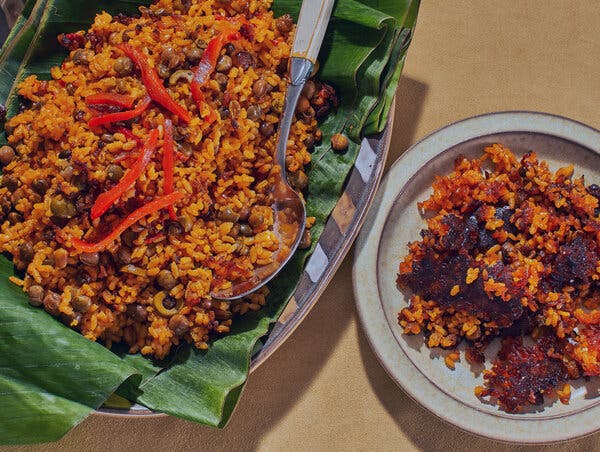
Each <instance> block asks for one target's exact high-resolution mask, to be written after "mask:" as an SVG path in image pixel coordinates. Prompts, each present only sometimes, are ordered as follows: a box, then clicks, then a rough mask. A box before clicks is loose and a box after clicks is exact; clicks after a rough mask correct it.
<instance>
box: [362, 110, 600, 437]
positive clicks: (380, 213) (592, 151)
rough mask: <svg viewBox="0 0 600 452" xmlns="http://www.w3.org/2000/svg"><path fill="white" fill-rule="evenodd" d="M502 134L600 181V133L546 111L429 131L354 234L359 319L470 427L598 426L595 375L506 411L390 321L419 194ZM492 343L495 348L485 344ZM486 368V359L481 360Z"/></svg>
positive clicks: (445, 414)
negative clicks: (536, 404)
mask: <svg viewBox="0 0 600 452" xmlns="http://www.w3.org/2000/svg"><path fill="white" fill-rule="evenodd" d="M492 143H502V144H504V145H506V146H508V147H509V148H510V149H511V150H512V151H513V152H515V153H516V154H518V155H522V154H523V153H525V152H526V151H528V150H535V151H536V152H537V153H538V156H539V158H540V159H543V160H546V161H547V162H548V163H549V164H550V167H551V168H552V169H554V170H556V169H557V168H559V167H561V166H565V165H567V164H569V163H573V164H574V165H575V174H576V175H580V174H585V180H586V183H587V184H591V183H600V132H599V131H598V130H594V129H593V128H591V127H588V126H586V125H584V124H581V123H578V122H575V121H572V120H569V119H566V118H562V117H558V116H553V115H549V114H543V113H532V112H502V113H492V114H486V115H483V116H477V117H474V118H470V119H466V120H464V121H460V122H457V123H454V124H452V125H449V126H447V127H445V128H443V129H441V130H438V131H437V132H434V133H433V134H431V135H429V136H428V137H426V138H425V139H423V140H422V141H420V142H419V143H417V144H416V145H414V146H413V147H412V148H410V149H409V150H408V151H406V152H405V153H404V154H403V155H402V156H401V157H400V158H399V159H398V160H397V161H396V162H395V163H394V165H393V166H392V167H391V169H390V171H389V172H388V174H387V175H386V177H385V178H384V180H383V182H382V184H381V188H380V190H379V193H378V194H377V197H376V199H375V202H374V203H373V208H372V209H371V211H370V212H369V214H368V217H367V220H366V223H365V225H364V227H363V230H362V232H361V234H360V236H359V239H358V242H357V247H356V253H355V261H354V275H353V277H354V293H355V298H356V303H357V308H358V313H359V316H360V319H361V321H362V325H363V327H364V330H365V332H366V334H367V337H368V339H369V341H370V343H371V346H372V348H373V350H374V351H375V353H376V355H377V357H378V358H379V360H380V361H381V363H382V364H383V366H384V367H385V368H386V370H387V372H388V373H389V375H390V376H391V377H392V378H393V379H394V380H395V381H396V382H397V383H398V384H399V385H400V386H401V387H402V388H403V389H404V390H405V391H406V392H407V393H408V394H409V395H410V396H412V397H413V398H414V399H415V400H416V401H417V402H419V403H420V404H421V405H423V406H424V407H426V408H428V409H429V410H431V411H432V412H433V413H434V414H436V415H437V416H439V417H440V418H442V419H444V420H446V421H448V422H450V423H452V424H454V425H456V426H458V427H460V428H462V429H464V430H467V431H469V432H472V433H475V434H478V435H482V436H485V437H488V438H492V439H496V440H501V441H509V442H516V443H550V442H555V441H563V440H568V439H573V438H576V437H579V436H583V435H587V434H590V433H592V432H595V431H597V430H599V429H600V392H599V390H600V379H597V378H596V379H592V380H590V381H588V382H585V381H583V380H582V381H577V382H575V383H574V385H573V388H572V395H571V401H570V403H569V404H568V405H563V404H561V403H560V402H557V403H554V404H547V405H546V406H544V407H543V409H540V410H537V411H534V410H532V411H530V412H527V413H522V414H507V413H505V412H503V411H500V410H499V409H498V408H497V407H496V406H495V405H488V404H485V403H483V402H482V401H480V400H479V399H478V398H477V397H475V395H474V393H473V389H474V387H475V386H477V385H480V384H482V376H481V373H480V374H479V375H476V374H474V373H473V372H472V371H471V369H470V366H469V365H468V364H467V363H466V362H465V359H464V350H463V352H461V362H460V363H457V365H456V369H455V370H450V369H448V368H447V367H446V366H445V365H444V359H443V358H444V356H445V355H444V352H438V351H435V350H431V349H428V348H427V347H426V346H425V345H424V344H423V338H422V336H405V335H403V334H402V330H401V328H400V326H399V325H398V322H397V315H398V312H399V311H400V310H401V309H402V308H403V307H405V306H407V301H408V300H407V299H406V298H404V296H403V295H402V294H401V293H400V292H399V291H398V289H397V288H396V275H397V271H398V265H399V263H400V261H401V259H402V258H403V257H404V256H405V255H406V253H407V248H406V244H407V243H408V242H410V241H415V240H418V239H419V238H420V237H419V232H420V230H421V229H422V228H425V227H426V223H425V221H424V219H423V218H422V217H421V215H420V214H419V211H418V209H417V202H419V201H422V200H424V199H426V198H427V197H428V196H429V195H430V193H431V183H432V181H433V179H434V177H435V176H436V175H443V174H448V173H449V172H451V171H452V167H453V162H454V160H455V158H456V157H458V156H459V155H460V154H463V155H466V156H467V157H469V158H475V157H479V156H480V155H481V151H482V150H483V148H484V147H485V146H486V145H489V144H492ZM490 351H493V350H490ZM486 367H489V362H488V363H487V366H486Z"/></svg>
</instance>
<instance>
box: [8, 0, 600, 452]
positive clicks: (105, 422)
mask: <svg viewBox="0 0 600 452" xmlns="http://www.w3.org/2000/svg"><path fill="white" fill-rule="evenodd" d="M599 29H600V3H598V1H597V0H579V1H576V0H572V1H545V0H537V1H536V0H529V1H523V0H512V1H489V0H479V1H446V0H437V1H436V0H429V1H427V0H425V1H424V4H423V5H422V7H421V12H420V16H419V22H418V26H417V32H416V34H415V37H414V41H413V44H412V47H411V49H410V51H409V58H408V63H407V65H406V68H405V71H404V75H403V78H402V80H401V82H400V91H399V96H398V104H397V108H396V124H395V127H394V138H393V143H392V149H391V153H390V154H391V155H390V158H389V163H391V162H393V161H394V160H395V159H396V158H397V157H398V156H399V155H400V154H401V153H402V152H403V151H404V150H405V149H406V148H407V147H408V146H410V145H411V144H412V143H414V142H415V141H417V140H418V139H420V138H422V137H423V136H424V135H426V134H427V133H429V132H431V131H433V130H435V129H436V128H439V127H441V126H443V125H445V124H447V123H449V122H452V121H455V120H457V119H461V118H464V117H467V116H472V115H475V114H479V113H484V112H489V111H495V110H509V109H510V110H511V109H527V110H540V111H547V112H552V113H556V114H560V115H564V116H568V117H571V118H574V119H577V120H580V121H583V122H585V123H587V124H590V125H591V126H594V127H596V128H600V77H599V75H600V34H599V33H598V30H599ZM351 271H352V256H349V257H348V258H347V259H346V261H345V262H344V264H343V265H342V267H341V268H340V270H339V271H338V273H337V275H336V277H335V279H334V280H333V282H332V283H331V285H330V287H329V288H328V290H327V291H326V292H325V294H324V295H323V296H322V298H321V300H320V301H319V303H318V304H317V306H316V307H315V309H314V310H313V311H312V312H311V313H310V315H309V316H308V318H307V319H306V320H305V321H304V323H303V324H302V325H301V327H300V328H299V329H298V331H296V332H295V333H294V334H293V335H292V337H291V338H290V339H289V341H288V342H287V343H285V344H284V345H283V346H282V347H281V348H280V349H279V350H278V351H277V352H276V353H275V355H274V356H273V357H272V358H270V359H269V360H268V361H267V363H266V364H264V365H263V366H262V367H261V368H260V369H258V371H257V372H256V373H255V374H253V375H252V377H251V378H250V381H249V383H248V385H247V387H246V390H245V393H244V394H243V396H242V400H241V402H240V405H239V407H238V409H237V411H236V412H235V413H234V416H233V420H232V421H231V423H230V425H229V426H228V427H227V428H226V429H225V430H223V431H216V430H211V429H208V428H205V427H202V426H200V425H194V424H191V423H189V422H185V421H181V420H178V419H174V418H159V419H133V420H131V419H118V418H110V417H102V416H97V415H95V416H92V417H90V418H89V419H87V420H86V421H84V422H83V423H82V424H81V425H80V426H78V427H77V428H75V429H74V430H72V431H71V432H70V433H69V434H68V435H67V436H66V437H65V438H63V439H62V440H61V441H60V442H58V443H56V444H52V445H45V446H40V447H39V448H36V450H86V451H88V450H89V451H92V450H94V451H95V450H127V449H129V450H148V451H150V450H200V449H213V450H214V449H226V450H254V449H261V450H296V449H303V450H307V449H310V450H331V449H336V450H339V449H342V450H498V449H507V450H508V449H511V450H512V449H513V448H511V447H510V446H505V445H502V444H500V443H495V442H491V441H487V440H484V439H480V438H477V437H474V436H471V435H469V434H466V433H463V432H461V431H459V430H458V429H456V428H454V427H451V426H449V425H447V424H445V423H444V422H442V421H439V420H438V419H436V418H435V417H433V416H432V415H431V414H429V413H428V412H426V411H425V410H423V409H422V408H420V407H419V406H417V405H416V404H415V403H414V402H413V401H411V400H409V399H408V397H407V396H406V395H405V394H404V392H403V391H402V390H400V389H399V388H397V387H396V385H395V384H394V383H393V382H392V381H391V380H390V379H389V378H388V377H387V375H386V374H385V372H384V370H383V369H382V367H381V366H380V365H379V363H378V362H377V360H376V359H375V357H374V355H373V353H372V352H371V350H370V349H369V346H368V344H367V342H366V339H365V337H364V335H363V333H362V330H361V328H360V325H358V323H357V318H356V312H355V309H354V300H353V295H352V289H351V287H352V282H351ZM0 409H1V407H0ZM598 426H599V427H600V420H599V422H598ZM28 449H29V448H6V449H4V448H3V449H2V450H7V451H17V450H28ZM514 449H515V450H517V449H518V450H521V449H525V448H524V447H519V446H515V447H514ZM527 449H528V450H534V449H537V448H527ZM538 450H541V449H538ZM555 450H561V451H562V450H565V451H566V450H581V451H591V450H600V434H597V435H594V436H591V437H588V438H585V439H582V440H579V441H576V442H571V443H566V444H562V445H558V446H555Z"/></svg>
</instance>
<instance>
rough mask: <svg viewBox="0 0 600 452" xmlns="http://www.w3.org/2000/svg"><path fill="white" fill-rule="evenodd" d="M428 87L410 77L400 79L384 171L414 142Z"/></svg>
mask: <svg viewBox="0 0 600 452" xmlns="http://www.w3.org/2000/svg"><path fill="white" fill-rule="evenodd" d="M428 90H429V87H428V86H427V85H426V84H425V83H423V82H421V81H419V80H415V79H413V78H410V77H405V76H402V77H400V83H399V84H398V92H397V93H396V116H395V118H394V127H393V134H392V144H391V146H390V154H389V156H388V159H387V162H386V167H385V169H386V171H387V169H388V168H389V167H390V165H391V164H392V163H394V162H395V161H396V159H397V158H398V157H400V155H401V154H402V153H403V152H404V151H406V150H407V149H408V148H409V147H410V146H411V145H413V144H414V142H415V140H416V136H415V135H416V132H417V124H418V123H419V119H420V117H421V113H422V109H423V105H424V102H425V98H426V97H427V91H428Z"/></svg>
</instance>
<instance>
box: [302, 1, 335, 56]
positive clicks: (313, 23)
mask: <svg viewBox="0 0 600 452" xmlns="http://www.w3.org/2000/svg"><path fill="white" fill-rule="evenodd" d="M334 2H335V0H304V1H303V2H302V7H301V8H300V17H299V18H298V25H297V27H296V36H295V38H294V45H293V46H292V57H298V58H305V59H307V60H310V62H311V63H313V64H315V62H316V61H317V57H318V56H319V49H320V48H321V43H322V42H323V37H324V36H325V31H326V30H327V24H329V18H330V17H331V11H332V10H333V4H334Z"/></svg>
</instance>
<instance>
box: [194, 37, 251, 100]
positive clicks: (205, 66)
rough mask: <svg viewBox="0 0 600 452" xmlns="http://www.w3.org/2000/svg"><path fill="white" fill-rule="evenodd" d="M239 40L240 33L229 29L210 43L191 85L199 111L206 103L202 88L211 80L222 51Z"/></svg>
mask: <svg viewBox="0 0 600 452" xmlns="http://www.w3.org/2000/svg"><path fill="white" fill-rule="evenodd" d="M239 38H240V33H239V32H238V31H235V30H231V29H229V30H226V31H223V32H221V33H219V34H218V35H217V36H215V37H214V38H212V39H211V40H210V41H208V45H207V46H206V50H204V53H203V54H202V57H201V58H200V63H198V67H197V68H196V70H195V71H194V78H193V79H192V84H191V89H192V97H193V98H194V101H195V102H196V105H198V110H200V109H201V107H202V103H203V102H204V94H202V88H203V87H204V85H206V83H207V82H208V80H209V79H210V75H211V74H212V73H213V72H214V70H215V67H216V66H217V59H218V58H219V54H220V53H221V49H223V46H224V45H225V44H227V43H229V42H231V41H234V40H236V39H239Z"/></svg>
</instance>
